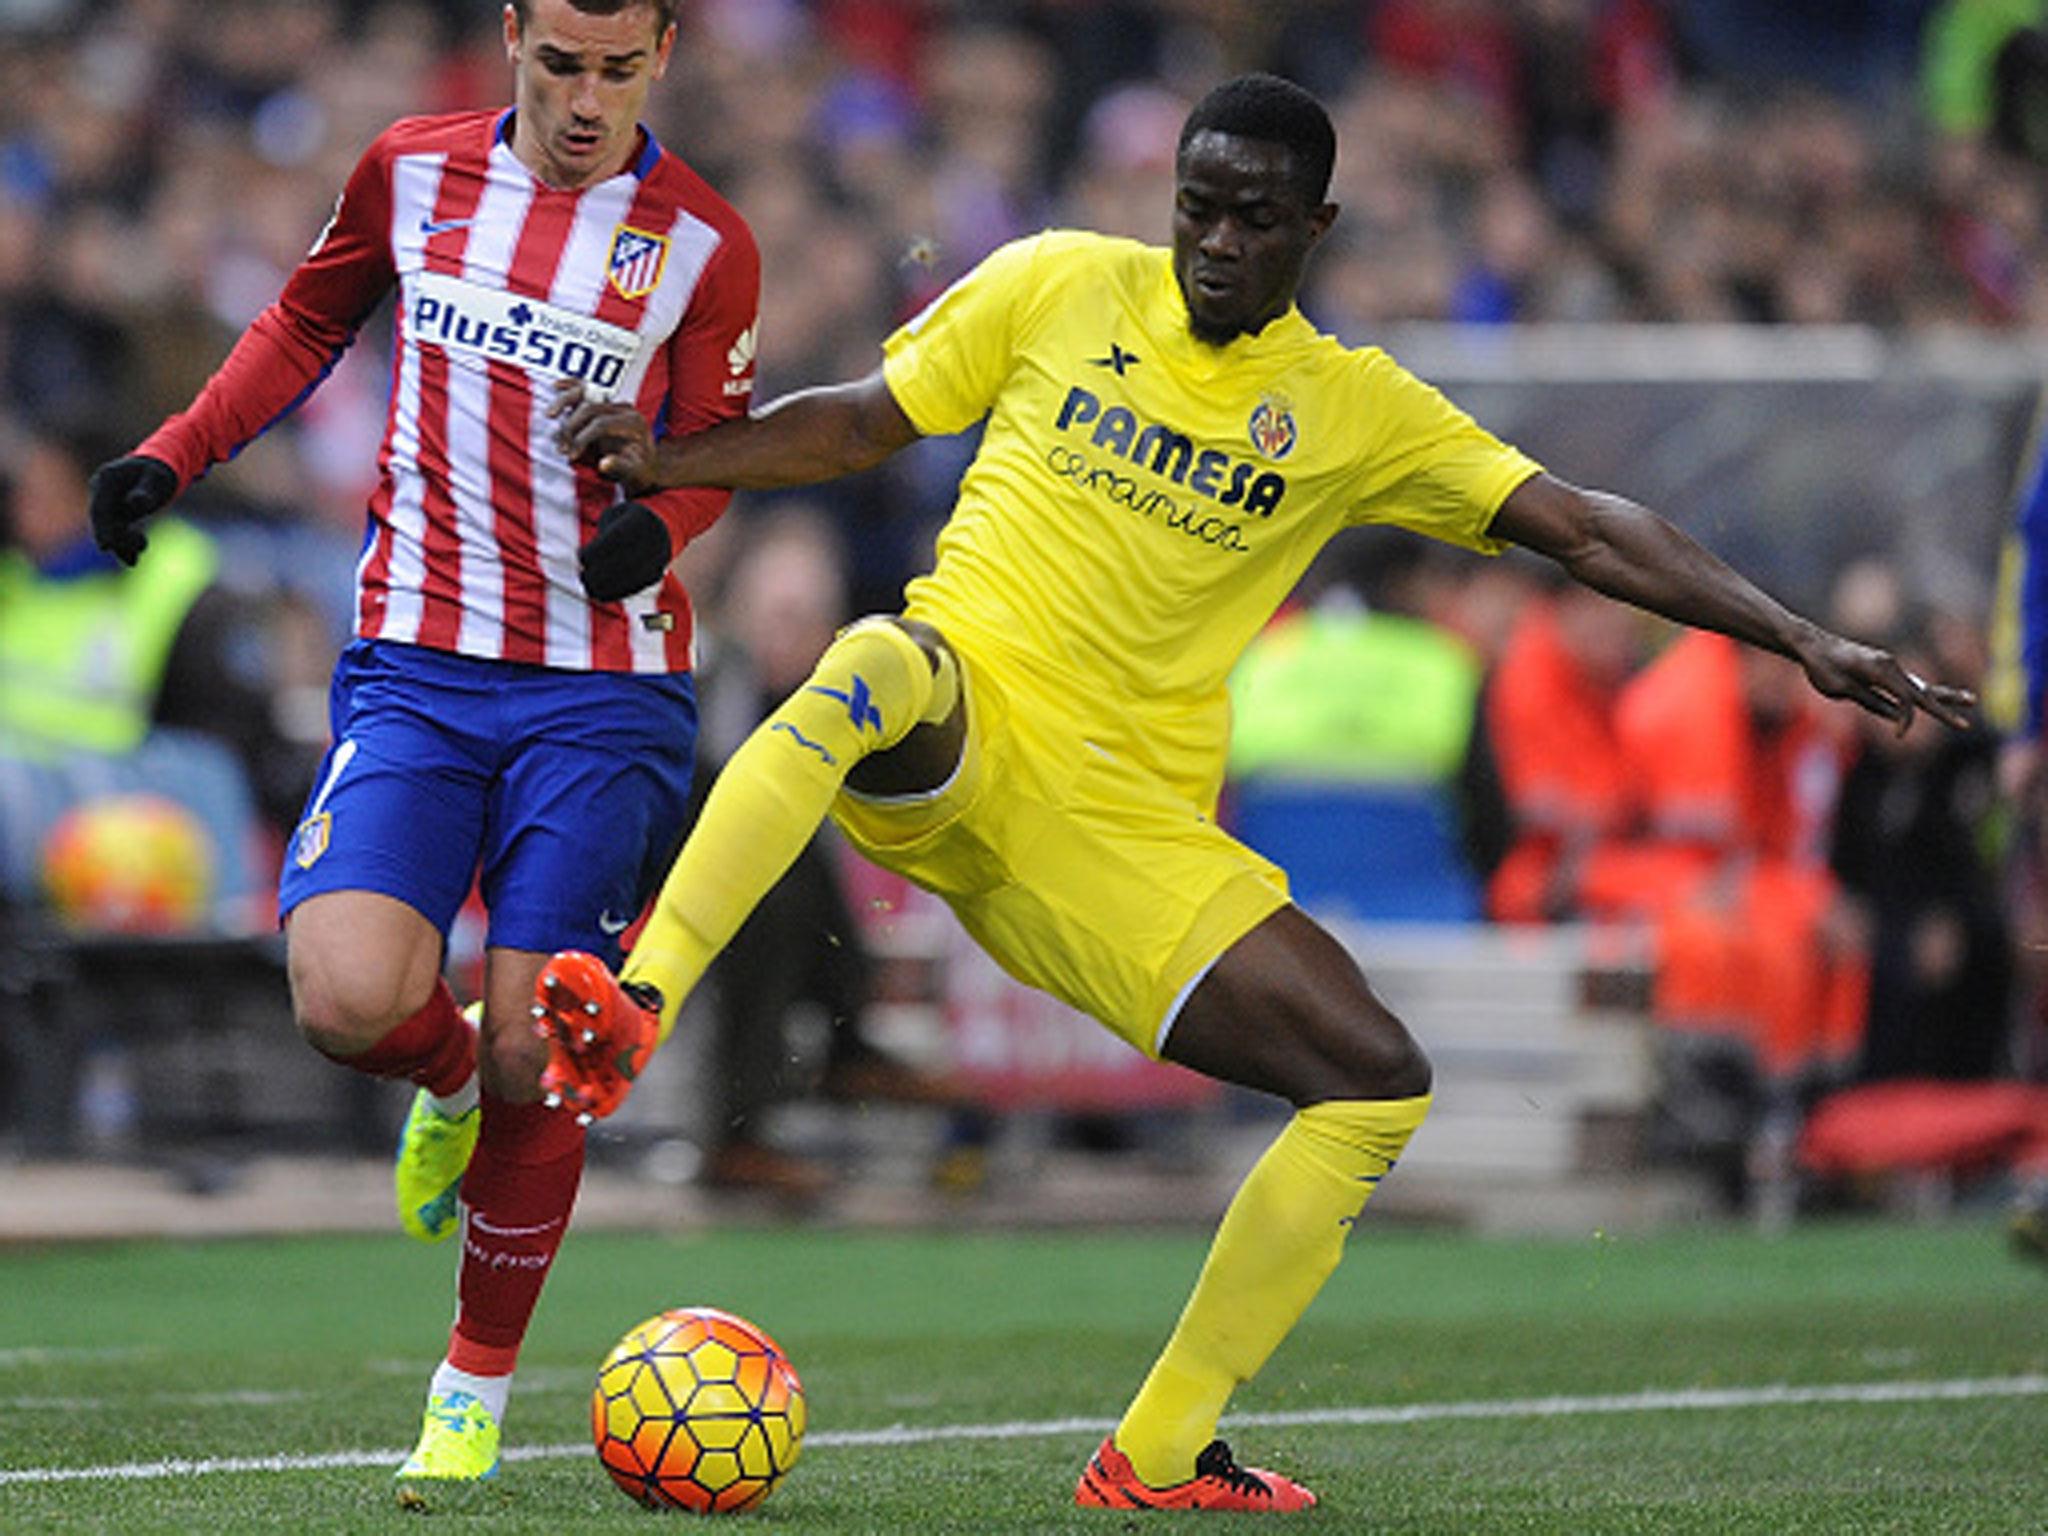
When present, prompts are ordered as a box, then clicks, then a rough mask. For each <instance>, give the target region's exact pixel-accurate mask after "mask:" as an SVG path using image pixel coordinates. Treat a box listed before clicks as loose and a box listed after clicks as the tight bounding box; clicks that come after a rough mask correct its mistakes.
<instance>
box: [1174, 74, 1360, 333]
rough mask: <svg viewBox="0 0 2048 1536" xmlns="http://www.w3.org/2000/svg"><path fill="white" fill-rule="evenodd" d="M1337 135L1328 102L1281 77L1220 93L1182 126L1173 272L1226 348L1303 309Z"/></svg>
mask: <svg viewBox="0 0 2048 1536" xmlns="http://www.w3.org/2000/svg"><path fill="white" fill-rule="evenodd" d="M1336 158H1337V135H1336V131H1335V130H1334V129H1333V128H1332V127H1331V126H1330V114H1329V113H1327V112H1325V111H1324V110H1323V105H1322V103H1321V102H1319V101H1317V100H1316V99H1315V97H1313V96H1311V95H1310V94H1309V93H1308V92H1307V91H1305V90H1303V89H1302V88H1301V87H1300V86H1298V85H1295V84H1293V83H1292V82H1290V81H1286V80H1282V79H1280V78H1279V77H1278V76H1277V75H1240V76H1239V77H1238V78H1237V79H1235V80H1229V81H1226V82H1225V83H1224V84H1222V85H1219V86H1217V87H1216V89H1215V90H1213V91H1211V92H1210V93H1209V94H1208V95H1207V96H1204V97H1203V98H1202V99H1201V101H1199V102H1197V103H1196V105H1195V109H1194V110H1193V111H1192V112H1190V113H1189V114H1188V117H1187V121H1186V122H1185V123H1183V124H1182V125H1181V131H1180V148H1179V151H1178V153H1177V154H1176V156H1175V160H1174V204H1173V270H1174V276H1175V277H1176V278H1177V279H1178V280H1179V282H1180V290H1181V294H1182V296H1183V297H1184V298H1185V299H1186V300H1187V306H1188V315H1189V318H1190V320H1191V322H1192V325H1193V329H1194V332H1195V334H1196V335H1197V336H1198V337H1200V338H1201V339H1202V340H1204V341H1208V342H1213V343H1215V344H1217V345H1219V346H1220V345H1222V344H1224V343H1225V342H1228V341H1230V340H1231V339H1232V338H1233V337H1235V336H1239V335H1244V334H1248V333H1250V332H1255V331H1257V330H1258V329H1260V327H1262V326H1264V325H1265V324H1266V322H1267V321H1269V320H1271V319H1273V318H1274V317H1275V316H1277V315H1280V314H1283V313H1284V312H1285V311H1286V309H1287V307H1288V305H1290V304H1292V303H1293V302H1294V291H1295V289H1296V288H1297V287H1299V286H1300V284H1301V272H1302V267H1303V266H1304V264H1305V263H1306V262H1307V261H1308V253H1309V252H1310V251H1311V250H1312V249H1314V247H1315V243H1316V242H1317V241H1318V240H1320V239H1322V237H1323V234H1324V232H1325V231H1326V230H1328V229H1329V227H1330V222H1331V220H1333V219H1335V218H1336V216H1337V208H1336V205H1335V204H1334V203H1331V202H1329V201H1327V196H1328V193H1329V188H1330V168H1331V166H1332V165H1333V164H1335V162H1336Z"/></svg>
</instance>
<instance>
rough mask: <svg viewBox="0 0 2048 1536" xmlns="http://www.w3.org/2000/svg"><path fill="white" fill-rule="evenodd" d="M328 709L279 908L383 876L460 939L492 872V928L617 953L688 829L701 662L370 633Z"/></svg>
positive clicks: (351, 649) (528, 944) (337, 681)
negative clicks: (553, 663)
mask: <svg viewBox="0 0 2048 1536" xmlns="http://www.w3.org/2000/svg"><path fill="white" fill-rule="evenodd" d="M328 709H329V718H330V722H331V725H332V729H333V734H334V745H333V746H332V747H331V748H329V749H328V753H327V759H326V761H325V762H324V763H323V764H322V766H321V771H320V777H319V778H318V779H317V780H316V781H315V783H314V786H313V791H312V795H311V797H310V799H308V801H307V803H306V810H305V815H304V816H303V817H302V818H301V820H300V822H299V825H298V828H297V830H296V831H295V832H294V833H293V835H292V839H291V843H290V846H289V847H288V848H286V850H285V859H284V871H283V874H282V876H281V878H280V880H279V884H278V910H279V912H280V913H289V912H290V911H291V910H292V908H294V907H296V906H297V905H298V904H299V903H300V902H302V901H304V900H305V899H306V898H307V897H309V896H317V895H320V894H322V893H323V892H326V891H377V892H380V893H381V894H383V895H386V896H391V897H395V898H396V899H397V900H399V901H402V902H404V903H406V905H408V906H410V907H412V908H413V909H414V910H415V911H417V912H419V913H420V914H421V915H422V916H424V917H425V918H426V919H427V921H429V922H431V923H432V924H433V925H434V926H435V927H436V928H438V929H440V931H441V934H442V937H443V938H444V939H445V938H446V937H447V934H448V928H449V925H450V924H451V923H452V922H453V921H454V920H455V916H456V913H457V912H458V911H459V910H460V909H461V907H462V904H463V902H464V900H465V899H466V898H467V897H468V895H469V891H470V887H471V885H472V883H477V884H478V885H479V889H480V890H481V893H482V896H483V902H484V906H485V909H486V910H487V911H488V912H489V914H490V926H489V935H488V938H487V940H486V942H487V943H488V944H490V945H492V946H495V947H503V948H508V949H524V950H533V951H536V952H538V953H541V954H548V953H552V952H553V951H555V950H558V949H587V950H589V951H591V952H592V953H593V954H596V955H599V956H602V957H603V958H604V959H605V960H606V961H608V962H610V963H612V964H616V963H617V962H618V960H619V955H620V948H619V939H620V935H621V934H623V933H624V932H625V930H626V927H627V926H628V925H629V924H630V923H631V922H632V920H633V919H634V918H635V917H636V916H638V915H639V912H640V908H641V906H642V904H643V903H644V902H645V901H646V899H647V897H648V896H649V894H651V893H652V891H653V890H654V888H655V886H656V884H657V883H658V882H659V881H660V879H661V877H662V876H663V874H665V873H666V871H667V869H668V865H669V861H670V860H671V859H672V858H673V857H674V855H675V851H676V849H677V848H678V847H679V846H680V845H681V842H682V834H683V816H684V811H685V808H686V806H687V804H688V800H689V793H690V771H691V767H692V764H693V761H694V750H695V743H696V735H697V695H696V686H695V684H694V683H693V682H692V680H691V678H690V677H689V675H688V674H687V673H682V674H673V675H661V676H653V675H643V674H636V673H619V672H565V671H560V670H557V669H554V668H550V667H536V666H526V665H523V664H520V663H517V662H504V661H488V660H480V659H477V658H475V657H469V656H459V655H455V654H452V653H449V652H445V651H435V650H428V649H425V648H424V647H421V646H415V645H403V644H395V643H392V642H390V641H373V640H356V641H353V642H351V643H350V644H349V646H348V647H347V648H346V649H345V650H344V651H343V652H342V654H341V659H340V660H339V661H338V662H337V663H336V665H335V669H334V682H333V686H332V688H331V690H330V693H329V699H328Z"/></svg>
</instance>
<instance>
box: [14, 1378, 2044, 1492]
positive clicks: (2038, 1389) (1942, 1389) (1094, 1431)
mask: <svg viewBox="0 0 2048 1536" xmlns="http://www.w3.org/2000/svg"><path fill="white" fill-rule="evenodd" d="M2044 1396H2048V1375H2027V1376H1987V1377H1977V1378H1968V1377H1965V1378H1960V1379H1955V1380H1950V1381H1869V1382H1846V1383H1840V1384H1836V1385H1820V1386H1809V1387H1798V1386H1788V1385H1777V1386H1763V1387H1688V1388H1679V1389H1675V1390H1671V1391H1644V1392H1624V1393H1617V1394H1614V1395H1610V1396H1603V1397H1519V1398H1496V1399H1491V1400H1483V1401H1477V1402H1463V1403H1406V1404H1393V1405H1389V1406H1386V1407H1378V1408H1301V1409H1290V1410H1287V1411H1285V1412H1277V1413H1236V1414H1230V1415H1228V1416H1227V1417H1226V1418H1225V1420H1224V1424H1225V1425H1226V1426H1248V1427H1253V1428H1256V1427H1260V1426H1267V1427H1291V1426H1302V1425H1317V1424H1348V1425H1389V1426H1391V1425H1401V1424H1427V1423H1433V1422H1439V1421H1444V1420H1453V1419H1556V1418H1574V1417H1582V1416H1586V1415H1594V1414H1613V1413H1684V1412H1702V1411H1726V1410H1728V1409H1736V1408H1784V1407H1796V1406H1801V1405H1813V1404H1838V1403H1839V1404H1877V1403H1932V1402H1961V1401H1965V1400H1969V1399H1979V1398H2000V1397H2044ZM1114 1423H1115V1421H1114V1420H1112V1419H1036V1420H1019V1421H1015V1422H1012V1423H1004V1424H933V1425H923V1426H920V1425H912V1424H895V1425H890V1426H888V1427H887V1428H884V1429H853V1430H839V1431H824V1432H821V1433H818V1434H813V1435H810V1436H807V1437H806V1439H805V1442H804V1443H805V1445H806V1446H818V1447H831V1446H875V1445H930V1444H934V1443H937V1442H940V1441H949V1440H1038V1439H1052V1438H1055V1437H1058V1436H1061V1435H1084V1434H1085V1435H1100V1434H1104V1433H1106V1432H1107V1431H1108V1430H1110V1429H1111V1428H1112V1427H1113V1426H1114ZM589 1454H590V1447H589V1445H588V1444H584V1443H578V1444H573V1445H530V1446H521V1447H515V1448H513V1449H511V1450H508V1451H506V1452H505V1459H506V1460H507V1461H551V1460H558V1459H561V1458H565V1457H572V1456H588V1455H589ZM404 1456H405V1452H404V1451H403V1450H401V1449H391V1450H381V1451H330V1452H327V1453H326V1454H323V1455H317V1456H227V1457H216V1458H209V1459H207V1460H203V1461H202V1460H190V1459H186V1458H175V1459H169V1460H164V1461H132V1462H122V1463H116V1464H114V1465H110V1466H99V1467H16V1468H11V1469H8V1468H0V1486H6V1485H8V1484H19V1483H77V1482H91V1481H99V1480H108V1481H148V1480H153V1479H160V1478H172V1477H207V1476H213V1475H217V1474H219V1473H224V1472H317V1471H324V1470H328V1469H332V1468H343V1467H388V1466H390V1465H391V1464H392V1463H394V1462H397V1461H399V1460H401V1459H403V1457H404Z"/></svg>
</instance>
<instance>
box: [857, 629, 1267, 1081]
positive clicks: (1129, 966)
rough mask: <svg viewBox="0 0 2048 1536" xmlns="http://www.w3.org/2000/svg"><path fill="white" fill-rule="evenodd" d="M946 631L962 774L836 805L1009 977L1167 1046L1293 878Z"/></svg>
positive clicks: (1044, 694)
mask: <svg viewBox="0 0 2048 1536" xmlns="http://www.w3.org/2000/svg"><path fill="white" fill-rule="evenodd" d="M947 639H948V642H949V643H950V644H952V646H953V649H954V653H955V655H956V656H957V657H958V659H959V662H960V668H961V684H962V687H963V689H964V692H965V697H966V700H967V741H966V745H965V748H964V750H963V754H962V758H961V764H960V769H959V771H958V772H957V773H956V774H954V776H953V778H952V779H951V780H950V781H949V782H948V783H947V784H945V785H944V786H943V787H942V788H940V789H939V790H937V791H935V792H933V793H931V794H929V795H917V796H901V797H888V798H883V797H875V796H867V795H861V794H858V793H856V792H854V791H853V790H850V789H848V790H842V791H841V792H840V794H839V796H838V799H837V800H836V801H835V802H834V804H833V808H832V816H833V819H834V820H835V821H836V822H837V823H838V824H839V826H840V828H841V829H842V830H843V831H844V832H845V833H846V835H847V837H848V838H849V839H850V840H851V841H852V842H853V844H854V846H855V847H856V848H858V849H859V850H860V851H861V853H863V854H864V855H866V856H867V857H868V858H870V859H872V860H873V861H874V862H875V863H877V864H879V865H881V866H882V867H883V868H885V869H891V870H894V871H896V872H897V873H899V874H901V875H903V876H904V877H905V878H907V879H909V880H911V881H914V882H915V883H916V884H918V885H920V886H923V887H924V888H925V889H926V890H929V891H931V892H933V893H934V894H936V895H938V896H941V897H943V898H944V899H945V900H946V902H947V904H948V905H950V906H951V907H952V909H953V911H954V912H955V913H956V914H957V915H958V916H959V918H960V921H961V923H962V924H963V925H964V926H965V927H966V929H967V931H968V932H969V933H970V934H972V935H973V936H974V938H975V940H976V941H977V942H979V943H980V944H981V945H982V947H983V948H985V949H986V950H987V951H988V952H989V954H990V955H992V956H993V957H994V958H995V960H996V961H997V963H998V964H1000V965H1001V966H1002V967H1003V969H1004V970H1006V971H1008V972H1009V973H1010V974H1011V975H1012V976H1014V977H1016V978H1017V979H1018V980H1019V981H1023V982H1027V983H1029V984H1030V985H1032V986H1035V987H1040V988H1043V989H1044V990H1045V991H1047V992H1050V993H1051V994H1052V995H1053V996H1055V997H1057V998H1059V999H1061V1000H1062V1001H1064V1002H1066V1003H1069V1004H1071V1005H1072V1006H1073V1007H1075V1008H1078V1009H1080V1010H1081V1011H1082V1012H1084V1013H1088V1014H1091V1015H1093V1016H1094V1017H1095V1018H1097V1019H1100V1020H1101V1021H1102V1022H1103V1023H1104V1024H1106V1025H1108V1026H1109V1027H1110V1028H1111V1029H1113V1030H1115V1031H1116V1033H1117V1034H1119V1035H1121V1036H1122V1037H1123V1038H1124V1039H1126V1040H1128V1041H1129V1042H1130V1043H1131V1044H1132V1045H1134V1046H1136V1047H1137V1048H1138V1049H1139V1050H1141V1051H1143V1052H1144V1053H1145V1054H1146V1055H1148V1056H1157V1055H1158V1054H1159V1047H1160V1045H1161V1043H1162V1042H1163V1041H1164V1040H1165V1038H1166V1034H1167V1031H1168V1029H1169V1028H1170V1027H1171V1025H1172V1023H1173V1020H1174V1017H1175V1015H1176V1014H1177V1013H1178V1011H1179V1008H1180V1005H1181V1003H1182V1001H1183V1000H1184V999H1185V997H1186V995H1187V993H1188V992H1190V991H1192V990H1193V988H1194V984H1195V983H1196V982H1198V981H1199V980H1200V979H1201V978H1202V976H1203V975H1204V974H1206V972H1207V971H1208V969H1209V967H1210V965H1211V964H1213V963H1214V962H1215V960H1216V959H1217V957H1218V956H1220V955H1221V954H1222V953H1223V952H1224V951H1225V950H1226V949H1228V948H1229V947H1230V946H1231V945H1232V944H1234V943H1235V942H1236V941H1237V940H1238V939H1239V938H1241V937H1243V935H1244V934H1246V933H1247V932H1249V931H1250V930H1251V929H1252V928H1253V927H1254V926H1255V925H1256V924H1258V923H1259V922H1261V921H1263V920H1264V919H1265V918H1266V917H1267V916H1269V915H1270V914H1272V913H1273V912H1275V911H1277V910H1278V909H1279V908H1281V907H1282V906H1285V905H1286V903H1287V899H1288V896H1287V877H1286V875H1285V874H1284V873H1282V872H1281V870H1280V868H1279V866H1278V865H1276V864H1273V863H1272V862H1270V861H1269V860H1267V859H1265V858H1262V857H1261V856H1260V855H1258V854H1257V853H1254V852H1253V851H1252V850H1251V849H1249V848H1247V847H1245V846H1244V845H1243V844H1242V843H1240V842H1238V841H1237V840H1236V839H1235V838H1233V837H1231V836H1230V835H1229V834H1228V833H1226V832H1224V831H1223V830H1222V829H1221V828H1220V827H1218V826H1217V825H1216V824H1215V823H1214V822H1213V821H1211V820H1209V819H1208V818H1207V817H1205V816H1203V815H1201V814H1199V812H1198V811H1197V810H1196V809H1195V807H1194V806H1192V805H1190V804H1189V803H1188V801H1187V800H1186V799H1185V798H1184V797H1183V796H1180V795H1177V794H1175V793H1174V792H1173V791H1171V790H1169V789H1168V788H1166V787H1165V786H1164V785H1162V784H1161V783H1160V782H1159V781H1158V779H1157V778H1156V777H1154V776H1153V775H1152V774H1150V773H1148V772H1146V771H1145V770H1144V769H1142V768H1140V767H1138V766H1136V765H1134V764H1133V763H1131V762H1130V761H1128V759H1127V758H1124V757H1120V756H1119V755H1118V754H1117V752H1116V750H1115V747H1114V745H1102V744H1099V743H1097V742H1094V741H1091V740H1089V739H1087V737H1086V736H1085V734H1084V730H1083V728H1082V726H1081V725H1080V724H1079V723H1078V722H1077V721H1075V719H1074V718H1073V715H1072V712H1071V710H1068V709H1066V708H1064V707H1063V704H1062V699H1061V695H1059V694H1057V693H1055V692H1053V691H1052V690H1051V689H1049V688H1047V687H1045V686H1044V685H1043V684H1042V683H1038V682H1037V681H1036V680H1035V679H1034V678H1033V677H1032V676H1031V675H1030V674H1029V673H1028V672H1027V671H1026V670H1025V669H1024V668H1023V667H1021V666H1019V665H1018V664H1017V663H1016V662H1015V661H1013V660H1011V659H1010V658H1008V657H1007V656H1004V655H1001V654H1000V653H997V652H995V651H994V650H993V649H992V648H989V647H982V648H979V649H970V648H969V647H968V646H965V645H962V644H961V643H960V641H959V639H958V638H957V637H956V636H953V635H948V636H947Z"/></svg>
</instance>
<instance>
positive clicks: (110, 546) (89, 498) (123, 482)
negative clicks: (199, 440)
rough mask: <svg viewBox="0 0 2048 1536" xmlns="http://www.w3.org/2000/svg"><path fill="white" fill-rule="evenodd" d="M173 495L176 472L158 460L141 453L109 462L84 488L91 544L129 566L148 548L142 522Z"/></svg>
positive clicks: (103, 465) (174, 492) (175, 486)
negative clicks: (90, 525)
mask: <svg viewBox="0 0 2048 1536" xmlns="http://www.w3.org/2000/svg"><path fill="white" fill-rule="evenodd" d="M177 494H178V476H177V473H176V472H175V471H174V470H173V469H172V468H171V466H170V465H168V464H166V463H164V461H163V460H162V459H152V458H150V457H149V456H148V455H147V454H141V453H131V454H129V455H128V456H127V457H126V458H124V459H110V460H109V461H108V462H106V463H105V464H102V465H101V466H100V467H99V468H98V469H96V470H94V471H93V472H92V480H91V481H90V482H89V483H88V485H87V486H86V513H87V515H88V516H89V517H90V518H91V519H92V541H93V542H94V543H95V544H97V545H99V547H100V548H101V549H104V550H105V551H106V552H107V553H108V554H110V555H112V556H113V557H114V558H115V559H117V560H119V561H120V562H121V563H122V564H123V565H133V564H134V563H135V557H136V556H138V555H140V554H141V553H142V552H143V551H144V550H145V549H147V548H149V539H148V537H147V536H146V535H145V534H144V533H143V531H142V529H141V527H140V526H139V525H140V524H141V522H142V520H143V519H144V518H146V517H149V516H151V515H152V514H153V513H156V512H158V511H160V510H162V508H163V507H164V505H165V503H167V502H168V501H170V499H171V498H172V497H173V496H175V495H177Z"/></svg>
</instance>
